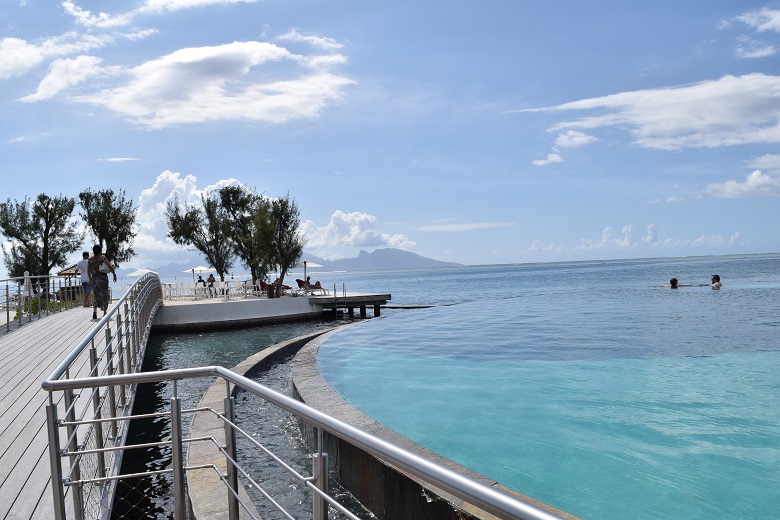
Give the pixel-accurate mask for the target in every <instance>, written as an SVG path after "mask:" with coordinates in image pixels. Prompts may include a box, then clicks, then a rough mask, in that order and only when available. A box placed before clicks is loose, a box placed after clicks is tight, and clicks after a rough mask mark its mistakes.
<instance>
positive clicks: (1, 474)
mask: <svg viewBox="0 0 780 520" xmlns="http://www.w3.org/2000/svg"><path fill="white" fill-rule="evenodd" d="M79 311H81V312H79ZM88 311H89V310H88V309H84V308H82V307H78V308H75V309H71V310H67V311H63V312H58V313H55V314H52V315H49V316H46V317H42V318H39V319H35V320H33V321H32V322H30V323H25V324H24V325H22V326H21V327H18V328H16V329H14V330H12V331H11V332H9V333H5V334H2V335H0V356H2V359H4V363H3V365H2V367H0V395H1V396H2V398H0V519H17V518H19V519H22V518H24V519H29V518H34V519H39V518H40V519H44V518H45V519H49V518H52V517H53V504H52V491H51V470H50V467H49V452H48V435H47V430H46V408H45V407H46V405H47V403H48V399H49V396H48V393H46V392H45V391H44V390H43V389H41V386H40V385H41V381H43V379H45V378H46V377H47V376H48V375H49V374H51V372H52V371H53V370H54V369H55V368H56V367H57V366H58V365H59V363H60V362H61V361H62V360H63V359H64V358H65V356H67V354H68V353H70V352H71V351H72V350H73V348H75V347H76V346H77V345H78V344H79V342H80V341H81V340H82V339H83V338H84V337H85V336H86V335H87V333H88V332H89V331H90V330H91V329H92V327H94V326H95V324H96V323H97V322H94V321H91V320H90V319H89V315H88ZM88 370H89V368H88V366H82V368H81V370H80V373H81V374H82V375H83V374H84V373H86V372H88ZM74 375H75V374H71V376H74ZM83 401H87V399H86V395H85V396H84V399H83ZM81 404H82V406H84V405H87V404H88V403H86V402H82V403H81ZM58 408H59V410H60V413H62V408H63V406H62V404H61V403H60V404H59V406H58Z"/></svg>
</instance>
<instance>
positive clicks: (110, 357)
mask: <svg viewBox="0 0 780 520" xmlns="http://www.w3.org/2000/svg"><path fill="white" fill-rule="evenodd" d="M92 344H93V345H94V340H93V342H92ZM106 375H109V376H113V375H114V349H113V348H112V347H111V345H110V344H109V345H108V346H107V348H106ZM108 406H109V409H110V410H111V411H110V413H111V418H112V419H116V390H114V385H109V387H108ZM116 423H117V421H115V420H114V421H111V437H112V438H114V439H116V438H117V435H118V432H117V424H116Z"/></svg>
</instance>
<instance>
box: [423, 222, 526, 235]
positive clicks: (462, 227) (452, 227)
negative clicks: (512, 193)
mask: <svg viewBox="0 0 780 520" xmlns="http://www.w3.org/2000/svg"><path fill="white" fill-rule="evenodd" d="M512 225H513V224H512V223H511V222H474V223H466V224H430V225H427V226H418V227H417V229H418V230H420V231H445V232H448V233H460V232H463V231H474V230H477V229H495V228H503V227H508V226H512Z"/></svg>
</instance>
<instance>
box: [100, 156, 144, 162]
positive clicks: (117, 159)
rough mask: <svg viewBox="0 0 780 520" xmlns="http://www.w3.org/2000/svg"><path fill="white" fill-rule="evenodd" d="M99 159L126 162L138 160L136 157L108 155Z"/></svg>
mask: <svg viewBox="0 0 780 520" xmlns="http://www.w3.org/2000/svg"><path fill="white" fill-rule="evenodd" d="M98 160H99V161H106V162H127V161H140V160H141V159H139V158H137V157H109V158H108V159H98Z"/></svg>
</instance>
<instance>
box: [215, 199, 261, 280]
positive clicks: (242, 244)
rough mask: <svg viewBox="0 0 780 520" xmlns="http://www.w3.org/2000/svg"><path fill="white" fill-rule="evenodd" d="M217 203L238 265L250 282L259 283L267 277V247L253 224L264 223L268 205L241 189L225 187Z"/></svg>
mask: <svg viewBox="0 0 780 520" xmlns="http://www.w3.org/2000/svg"><path fill="white" fill-rule="evenodd" d="M219 197H220V203H221V205H222V208H223V209H224V211H225V212H226V214H227V216H228V218H229V219H230V221H231V227H230V228H229V229H230V235H231V237H230V238H231V242H232V244H233V249H234V250H235V253H236V256H238V258H239V259H241V263H242V264H243V265H244V267H246V268H247V269H249V271H250V273H251V275H252V280H261V279H263V278H265V275H266V273H268V270H269V265H270V263H271V262H270V258H269V252H270V247H269V244H268V243H266V242H264V241H263V240H261V235H260V232H259V230H258V228H257V222H258V220H260V221H267V220H268V214H269V211H270V207H271V204H270V201H269V200H268V199H266V198H265V197H263V196H262V195H257V194H256V193H254V192H253V191H252V190H250V189H248V188H246V187H243V186H225V187H224V188H222V189H220V190H219Z"/></svg>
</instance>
